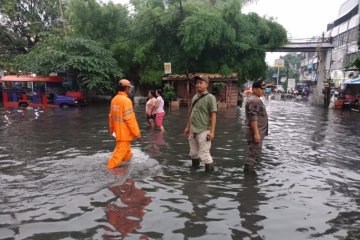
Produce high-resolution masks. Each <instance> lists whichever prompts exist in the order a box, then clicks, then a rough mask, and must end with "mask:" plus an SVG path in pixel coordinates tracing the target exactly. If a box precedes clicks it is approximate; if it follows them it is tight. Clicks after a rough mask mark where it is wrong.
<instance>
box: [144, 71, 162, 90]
mask: <svg viewBox="0 0 360 240" xmlns="http://www.w3.org/2000/svg"><path fill="white" fill-rule="evenodd" d="M162 75H163V71H161V70H155V69H152V68H145V69H143V70H141V71H140V72H139V77H140V84H144V85H146V84H147V85H156V86H161V85H162Z"/></svg>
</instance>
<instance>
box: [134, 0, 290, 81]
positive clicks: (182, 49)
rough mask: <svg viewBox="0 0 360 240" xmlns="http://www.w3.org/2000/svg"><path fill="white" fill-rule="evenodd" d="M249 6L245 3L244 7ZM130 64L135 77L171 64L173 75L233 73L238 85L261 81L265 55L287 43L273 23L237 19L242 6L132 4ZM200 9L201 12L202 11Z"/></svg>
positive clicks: (255, 17) (253, 18) (255, 18)
mask: <svg viewBox="0 0 360 240" xmlns="http://www.w3.org/2000/svg"><path fill="white" fill-rule="evenodd" d="M247 2H248V1H247ZM133 3H135V4H137V5H136V7H135V14H134V24H133V30H134V32H135V33H136V35H137V36H139V38H137V39H135V40H134V41H132V44H133V46H134V47H133V49H134V59H133V60H134V64H135V65H137V66H138V70H139V72H140V74H139V75H140V76H146V75H148V73H150V72H149V71H150V70H151V69H162V67H163V63H164V62H171V63H172V67H173V72H178V73H187V72H210V73H219V72H226V73H227V74H229V73H231V72H238V73H239V78H240V79H246V80H247V79H257V78H258V77H261V76H265V72H266V64H265V53H266V51H269V50H274V49H276V48H277V47H278V46H280V45H282V44H284V43H285V42H286V41H287V38H286V31H285V29H284V28H283V27H282V26H281V25H279V24H278V23H276V22H274V21H273V19H265V18H261V17H259V16H258V15H257V14H255V13H251V14H242V13H241V6H242V5H241V2H240V1H236V0H228V1H217V2H216V5H215V6H218V5H217V4H219V5H220V4H221V5H220V6H221V8H220V7H213V6H212V5H211V4H210V5H208V4H206V3H205V4H204V1H186V0H184V1H183V5H182V6H183V8H182V11H180V10H181V9H180V10H179V6H178V4H177V2H176V3H174V2H171V1H165V3H164V2H160V3H159V2H158V1H157V2H156V3H153V1H135V0H134V1H133ZM204 6H205V7H204Z"/></svg>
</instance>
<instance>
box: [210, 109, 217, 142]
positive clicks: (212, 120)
mask: <svg viewBox="0 0 360 240" xmlns="http://www.w3.org/2000/svg"><path fill="white" fill-rule="evenodd" d="M215 127H216V112H211V113H210V141H212V140H213V139H214V138H215Z"/></svg>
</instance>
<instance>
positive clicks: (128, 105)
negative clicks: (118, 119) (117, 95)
mask: <svg viewBox="0 0 360 240" xmlns="http://www.w3.org/2000/svg"><path fill="white" fill-rule="evenodd" d="M123 119H124V121H125V122H126V125H127V126H128V127H129V129H130V131H131V133H132V134H133V136H135V138H139V139H141V135H140V129H139V125H138V123H137V121H136V116H135V113H134V109H133V107H132V102H131V100H130V99H129V101H127V102H125V108H124V113H123Z"/></svg>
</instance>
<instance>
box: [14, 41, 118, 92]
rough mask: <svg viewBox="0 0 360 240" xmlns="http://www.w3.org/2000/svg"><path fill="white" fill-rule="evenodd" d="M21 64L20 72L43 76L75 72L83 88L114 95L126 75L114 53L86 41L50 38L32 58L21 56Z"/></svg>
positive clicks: (38, 48) (34, 49)
mask: <svg viewBox="0 0 360 240" xmlns="http://www.w3.org/2000/svg"><path fill="white" fill-rule="evenodd" d="M17 62H18V64H17V68H18V69H19V70H20V69H21V70H26V71H31V72H35V73H37V74H40V75H48V74H49V73H51V72H71V73H73V74H74V75H75V76H76V79H77V81H78V83H79V84H80V85H84V86H85V87H87V88H88V89H91V90H96V91H99V92H103V91H106V90H110V91H114V87H115V86H116V83H115V81H114V80H118V79H119V78H120V77H122V75H123V74H122V72H121V69H120V68H119V67H118V65H117V62H116V61H115V59H114V58H113V57H112V53H111V52H110V51H108V50H106V49H104V48H103V47H102V46H101V45H100V44H99V43H97V42H95V41H91V40H87V39H82V38H73V37H65V38H60V37H49V38H47V39H46V40H44V41H43V42H42V43H40V44H38V45H37V46H36V47H34V48H33V49H32V51H30V52H29V53H28V54H26V55H21V56H19V57H18V58H17Z"/></svg>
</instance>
